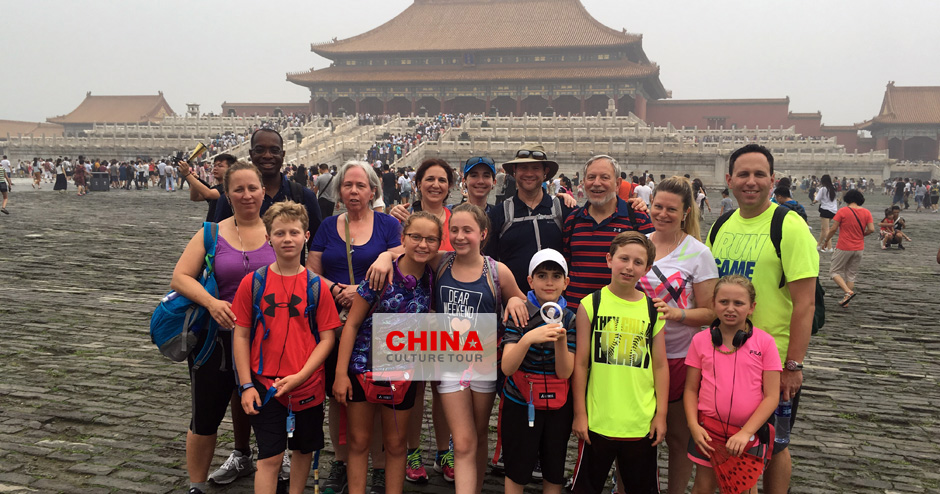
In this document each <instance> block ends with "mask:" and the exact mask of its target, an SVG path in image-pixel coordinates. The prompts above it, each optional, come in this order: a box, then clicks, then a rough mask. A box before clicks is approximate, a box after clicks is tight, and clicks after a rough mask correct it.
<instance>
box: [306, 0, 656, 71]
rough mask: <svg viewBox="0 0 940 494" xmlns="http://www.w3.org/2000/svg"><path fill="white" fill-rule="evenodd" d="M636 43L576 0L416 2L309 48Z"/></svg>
mask: <svg viewBox="0 0 940 494" xmlns="http://www.w3.org/2000/svg"><path fill="white" fill-rule="evenodd" d="M641 40H642V36H640V35H637V34H630V33H627V32H626V31H617V30H615V29H611V28H609V27H607V26H605V25H603V24H601V23H600V22H598V21H597V20H596V19H594V18H593V17H591V15H590V14H589V13H588V12H587V10H585V9H584V6H583V5H581V2H580V1H579V0H415V2H414V3H413V4H411V5H410V6H409V7H408V8H407V9H405V10H404V12H402V13H401V14H398V15H397V16H396V17H394V18H393V19H392V20H390V21H388V22H386V23H385V24H382V25H381V26H379V27H377V28H375V29H373V30H371V31H368V32H366V33H363V34H360V35H358V36H353V37H352V38H347V39H343V40H335V41H333V42H328V43H321V44H313V45H312V46H311V49H312V50H313V51H314V52H316V53H317V54H319V55H322V56H324V57H326V58H331V59H335V58H337V57H338V56H344V55H350V54H365V53H397V52H442V51H457V52H463V51H484V50H486V51H499V50H515V51H518V50H525V49H535V48H538V49H545V48H550V49H554V48H572V47H574V48H578V47H603V46H624V45H629V44H633V43H639V42H640V41H641Z"/></svg>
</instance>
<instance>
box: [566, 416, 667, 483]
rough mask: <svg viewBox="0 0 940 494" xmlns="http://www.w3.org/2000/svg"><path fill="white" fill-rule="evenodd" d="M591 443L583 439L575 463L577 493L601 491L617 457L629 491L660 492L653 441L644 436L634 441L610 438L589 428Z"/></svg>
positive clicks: (621, 474)
mask: <svg viewBox="0 0 940 494" xmlns="http://www.w3.org/2000/svg"><path fill="white" fill-rule="evenodd" d="M588 437H589V438H590V439H591V444H587V443H586V442H584V441H581V442H580V444H579V445H578V448H579V449H580V454H579V455H578V457H579V460H578V464H577V465H575V475H574V492H575V494H600V493H601V492H602V491H603V490H604V484H606V483H607V479H608V477H609V475H610V466H611V465H612V464H613V463H614V459H616V460H617V465H618V469H619V470H620V476H621V477H622V478H624V479H629V480H625V481H624V484H626V485H625V486H624V488H625V490H626V492H627V494H634V493H636V494H650V493H655V492H659V475H658V474H657V471H658V470H657V465H656V448H655V447H653V440H652V439H650V438H648V437H645V436H644V437H642V438H639V439H635V440H624V439H611V438H609V437H605V436H602V435H600V434H597V433H595V432H592V431H588Z"/></svg>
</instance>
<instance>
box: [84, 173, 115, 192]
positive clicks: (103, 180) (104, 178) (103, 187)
mask: <svg viewBox="0 0 940 494" xmlns="http://www.w3.org/2000/svg"><path fill="white" fill-rule="evenodd" d="M110 182H111V178H110V177H109V176H108V172H92V173H91V183H90V184H89V189H90V190H92V191H94V192H107V191H108V188H109V186H110Z"/></svg>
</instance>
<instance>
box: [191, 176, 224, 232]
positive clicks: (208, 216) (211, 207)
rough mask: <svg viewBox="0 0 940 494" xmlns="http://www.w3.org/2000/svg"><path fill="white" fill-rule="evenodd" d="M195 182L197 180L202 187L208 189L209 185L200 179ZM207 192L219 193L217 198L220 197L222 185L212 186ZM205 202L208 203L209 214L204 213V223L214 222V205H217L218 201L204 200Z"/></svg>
mask: <svg viewBox="0 0 940 494" xmlns="http://www.w3.org/2000/svg"><path fill="white" fill-rule="evenodd" d="M196 180H199V181H200V182H202V185H205V186H206V187H209V184H208V183H207V182H206V181H205V180H203V179H201V178H197V179H196ZM209 190H217V191H219V197H222V184H216V185H213V186H212V187H209ZM206 202H207V203H209V212H208V213H206V221H215V205H216V204H218V203H219V200H218V199H206Z"/></svg>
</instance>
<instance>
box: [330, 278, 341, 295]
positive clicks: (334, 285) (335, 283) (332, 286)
mask: <svg viewBox="0 0 940 494" xmlns="http://www.w3.org/2000/svg"><path fill="white" fill-rule="evenodd" d="M338 284H339V282H338V281H334V282H333V284H332V285H330V295H333V289H334V288H336V285H338Z"/></svg>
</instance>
